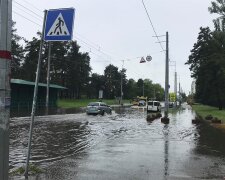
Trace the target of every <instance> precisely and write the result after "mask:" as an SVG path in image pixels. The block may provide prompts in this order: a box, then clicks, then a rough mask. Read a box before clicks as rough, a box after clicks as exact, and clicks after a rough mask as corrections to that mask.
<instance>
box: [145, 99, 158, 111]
mask: <svg viewBox="0 0 225 180" xmlns="http://www.w3.org/2000/svg"><path fill="white" fill-rule="evenodd" d="M160 111H161V104H160V102H159V101H148V105H147V112H160Z"/></svg>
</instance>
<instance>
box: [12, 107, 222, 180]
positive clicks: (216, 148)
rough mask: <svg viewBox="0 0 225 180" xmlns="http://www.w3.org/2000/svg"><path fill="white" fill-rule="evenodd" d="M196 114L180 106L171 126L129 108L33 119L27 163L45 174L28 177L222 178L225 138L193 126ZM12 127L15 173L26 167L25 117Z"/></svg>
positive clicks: (56, 179)
mask: <svg viewBox="0 0 225 180" xmlns="http://www.w3.org/2000/svg"><path fill="white" fill-rule="evenodd" d="M194 116H195V113H194V112H192V110H191V108H190V107H189V106H187V105H184V106H183V108H182V109H180V110H179V111H174V112H171V113H170V114H169V117H170V123H169V124H163V123H161V121H160V119H157V120H155V121H153V122H151V123H149V122H147V121H146V113H143V112H141V111H137V110H132V109H118V110H116V112H114V113H113V114H112V115H105V116H87V115H86V114H74V115H73V114H72V115H56V116H48V117H40V118H37V119H36V121H35V122H36V123H35V129H34V137H33V146H32V159H31V162H33V163H35V164H37V165H39V166H41V167H43V168H45V169H46V173H44V174H42V175H39V176H36V177H30V178H29V179H31V180H33V179H35V180H47V179H48V180H61V179H66V180H69V179H78V180H79V179H80V180H84V179H85V180H86V179H98V180H99V179H100V180H101V179H102V180H103V179H104V180H106V179H113V180H114V179H137V180H141V179H143V180H145V179H157V180H160V179H206V178H208V179H223V177H224V176H225V161H224V160H225V134H224V133H222V132H221V131H220V130H217V129H214V128H212V127H211V126H209V125H207V124H205V123H204V124H200V125H193V124H192V123H191V120H192V119H193V118H194ZM10 128H11V131H10V168H11V169H13V168H15V167H18V166H21V165H23V164H24V163H25V155H26V154H25V153H26V149H25V148H26V146H27V139H28V137H27V135H28V129H29V118H20V119H18V118H17V119H12V121H11V124H10ZM11 179H19V177H14V178H13V177H12V178H11ZM21 179H23V178H22V177H21Z"/></svg>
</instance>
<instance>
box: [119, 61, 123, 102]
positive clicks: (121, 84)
mask: <svg viewBox="0 0 225 180" xmlns="http://www.w3.org/2000/svg"><path fill="white" fill-rule="evenodd" d="M122 62H123V64H122V69H121V82H120V90H121V91H120V105H122V104H123V103H122V100H123V65H124V60H122Z"/></svg>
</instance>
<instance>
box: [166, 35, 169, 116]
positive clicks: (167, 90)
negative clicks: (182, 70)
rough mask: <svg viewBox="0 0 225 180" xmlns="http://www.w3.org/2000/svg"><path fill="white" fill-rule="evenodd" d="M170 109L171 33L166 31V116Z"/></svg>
mask: <svg viewBox="0 0 225 180" xmlns="http://www.w3.org/2000/svg"><path fill="white" fill-rule="evenodd" d="M168 110H169V33H168V32H166V67H165V118H168Z"/></svg>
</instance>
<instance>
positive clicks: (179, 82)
mask: <svg viewBox="0 0 225 180" xmlns="http://www.w3.org/2000/svg"><path fill="white" fill-rule="evenodd" d="M180 105H181V94H180V82H179V106H180Z"/></svg>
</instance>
